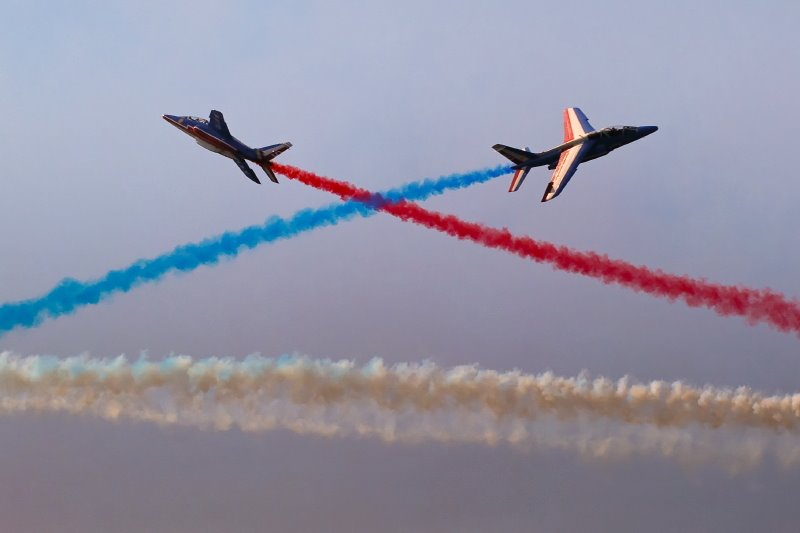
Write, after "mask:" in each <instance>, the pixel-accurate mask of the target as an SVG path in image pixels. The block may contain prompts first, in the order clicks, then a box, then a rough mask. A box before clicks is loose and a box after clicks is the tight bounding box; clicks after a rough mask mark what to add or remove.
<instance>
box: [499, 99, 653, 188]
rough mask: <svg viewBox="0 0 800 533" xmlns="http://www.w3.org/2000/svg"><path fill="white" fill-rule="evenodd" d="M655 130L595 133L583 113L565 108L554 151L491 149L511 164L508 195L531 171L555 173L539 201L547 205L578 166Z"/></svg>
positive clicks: (632, 128) (619, 128) (615, 128)
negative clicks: (561, 138)
mask: <svg viewBox="0 0 800 533" xmlns="http://www.w3.org/2000/svg"><path fill="white" fill-rule="evenodd" d="M656 130H658V126H611V127H608V128H603V129H601V130H595V129H594V128H593V127H592V126H591V125H590V124H589V119H587V118H586V115H584V114H583V111H581V110H580V109H578V108H577V107H568V108H566V109H565V110H564V142H563V143H562V144H560V145H558V146H556V147H555V148H551V149H550V150H547V151H546V152H539V153H534V152H531V150H530V148H526V149H525V150H520V149H518V148H512V147H510V146H506V145H504V144H495V145H494V146H493V147H492V148H494V149H495V150H497V151H498V152H500V154H502V155H503V156H505V157H506V158H508V159H509V160H511V162H512V163H514V170H515V172H514V178H513V179H512V180H511V186H510V187H509V189H508V192H514V191H516V190H517V189H519V187H520V185H522V182H523V180H524V179H525V177H526V176H527V175H528V172H529V171H530V170H531V168H533V167H541V166H544V165H547V168H549V169H550V170H554V172H553V175H552V177H551V178H550V183H548V184H547V189H545V191H544V196H543V197H542V201H543V202H546V201H548V200H552V199H553V198H555V197H556V196H558V195H559V194H561V191H563V190H564V187H566V186H567V183H569V180H570V178H571V177H572V175H573V174H575V170H577V168H578V165H579V164H581V163H583V162H585V161H591V160H592V159H597V158H598V157H601V156H604V155H606V154H607V153H609V152H610V151H612V150H616V149H617V148H619V147H620V146H623V145H625V144H628V143H632V142H633V141H636V140H639V139H641V138H642V137H644V136H645V135H650V134H651V133H653V132H654V131H656Z"/></svg>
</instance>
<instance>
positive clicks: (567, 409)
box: [0, 352, 800, 463]
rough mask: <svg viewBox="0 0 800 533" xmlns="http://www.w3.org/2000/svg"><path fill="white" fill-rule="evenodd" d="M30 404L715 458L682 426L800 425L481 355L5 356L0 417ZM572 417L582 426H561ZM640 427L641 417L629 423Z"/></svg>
mask: <svg viewBox="0 0 800 533" xmlns="http://www.w3.org/2000/svg"><path fill="white" fill-rule="evenodd" d="M23 412H66V413H72V414H85V415H93V416H97V417H100V418H103V419H107V420H124V419H127V420H138V421H146V422H154V423H158V424H162V425H187V426H194V427H199V428H203V429H216V430H227V429H230V428H233V427H236V428H239V429H241V430H243V431H266V430H270V429H275V428H283V429H289V430H291V431H295V432H297V433H309V434H317V435H323V436H334V435H348V434H349V435H362V436H370V437H377V438H380V439H382V440H385V441H440V442H473V443H488V444H496V443H499V442H508V443H511V444H515V445H518V446H522V447H526V446H527V447H530V446H537V447H549V448H560V449H568V450H577V451H580V452H582V453H584V454H586V455H589V456H594V457H614V456H617V457H621V456H626V455H632V454H642V453H647V454H654V453H656V454H661V455H667V456H683V457H684V458H686V459H691V458H692V457H694V458H695V459H697V458H699V457H701V456H703V454H706V455H707V456H708V459H714V458H715V457H716V458H719V456H720V455H723V454H724V453H726V452H723V451H722V450H720V449H717V446H718V444H715V445H713V446H711V447H708V446H706V447H704V446H703V445H700V446H699V447H698V442H697V439H691V438H690V437H689V434H687V433H685V432H681V431H678V430H679V429H681V428H684V429H685V428H700V429H702V428H703V427H705V428H707V431H714V432H715V433H716V432H719V431H723V432H725V431H728V430H731V429H738V430H756V431H763V430H768V432H769V433H773V432H775V433H784V434H793V433H794V432H795V431H796V430H797V429H798V425H799V424H800V394H793V395H783V396H766V395H763V394H760V393H758V392H753V391H751V390H749V389H746V388H738V389H724V388H715V387H710V386H706V387H699V388H698V387H693V386H691V385H687V384H684V383H681V382H674V383H667V382H662V381H653V382H650V383H636V382H634V381H632V380H631V379H630V378H622V379H620V380H617V381H611V380H608V379H605V378H594V379H592V378H589V377H588V376H585V375H581V376H578V377H559V376H555V375H553V374H552V373H544V374H525V373H522V372H519V371H513V372H496V371H492V370H482V369H480V368H478V367H477V366H474V365H470V366H460V367H454V368H451V369H443V368H440V367H438V366H436V365H434V364H432V363H420V364H414V363H405V364H397V365H393V366H387V365H385V364H384V363H383V362H382V361H381V360H379V359H373V360H372V361H370V362H369V363H367V364H366V365H364V366H361V367H359V366H356V365H355V364H354V363H353V362H351V361H331V360H327V359H322V360H314V359H310V358H307V357H298V356H283V357H279V358H275V359H272V358H265V357H261V356H249V357H247V358H245V359H244V360H241V361H236V360H233V359H226V358H213V357H212V358H206V359H193V358H191V357H188V356H172V357H168V358H166V359H164V360H162V361H151V360H148V359H146V358H140V359H138V360H135V361H128V360H127V359H126V358H125V357H122V356H120V357H117V358H114V359H92V358H89V357H85V356H82V357H70V358H66V359H56V358H54V357H39V356H28V357H20V356H16V355H14V354H11V353H8V352H5V353H2V354H0V414H4V415H11V414H14V413H23ZM602 421H606V422H611V423H617V424H627V425H628V426H629V429H627V430H626V429H625V428H616V429H614V430H613V431H612V432H611V433H610V434H609V433H608V431H606V432H605V433H603V431H602V429H603V428H602V426H599V425H598V424H597V423H598V422H602ZM568 422H574V423H579V425H577V426H571V427H570V426H564V425H563V424H565V423H568ZM636 425H639V426H642V427H640V428H639V430H638V431H636V432H632V431H630V427H631V426H636ZM570 430H571V431H572V433H570ZM761 437H764V435H761ZM723 440H730V439H729V438H728V435H725V438H724V439H723ZM738 441H739V442H740V443H742V446H741V447H740V449H739V450H738V451H737V452H736V453H737V454H738V455H739V456H742V455H744V456H747V457H749V459H748V461H753V460H755V459H758V458H760V454H762V453H763V440H762V441H758V440H753V441H752V442H749V443H748V442H747V439H742V438H741V436H740V437H739V439H738ZM701 444H702V443H701ZM796 458H797V454H796V450H795V458H794V459H793V460H796ZM741 460H742V457H738V458H737V459H736V461H737V462H739V463H741ZM787 462H788V460H787Z"/></svg>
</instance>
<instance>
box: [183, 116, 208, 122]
mask: <svg viewBox="0 0 800 533" xmlns="http://www.w3.org/2000/svg"><path fill="white" fill-rule="evenodd" d="M186 118H188V119H189V120H194V121H195V122H200V123H202V124H208V121H207V120H206V119H204V118H200V117H192V116H189V117H186Z"/></svg>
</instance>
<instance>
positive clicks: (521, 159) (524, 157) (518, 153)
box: [492, 144, 537, 165]
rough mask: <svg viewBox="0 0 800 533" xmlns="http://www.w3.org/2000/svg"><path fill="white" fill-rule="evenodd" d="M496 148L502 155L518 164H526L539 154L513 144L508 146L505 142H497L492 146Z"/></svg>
mask: <svg viewBox="0 0 800 533" xmlns="http://www.w3.org/2000/svg"><path fill="white" fill-rule="evenodd" d="M492 148H494V149H495V150H497V151H498V152H499V153H500V155H502V156H503V157H505V158H506V159H508V160H509V161H511V162H512V163H515V164H517V165H524V164H526V163H530V162H532V160H533V159H536V156H537V154H534V153H532V152H530V151H527V152H526V151H525V150H520V149H519V148H512V147H511V146H506V145H505V144H495V145H494V146H492Z"/></svg>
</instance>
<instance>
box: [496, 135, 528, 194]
mask: <svg viewBox="0 0 800 533" xmlns="http://www.w3.org/2000/svg"><path fill="white" fill-rule="evenodd" d="M492 148H494V149H495V150H497V151H498V152H500V155H502V156H504V157H505V158H506V159H508V160H509V161H511V162H512V163H514V164H516V165H518V166H517V169H516V170H515V171H514V177H513V178H511V185H510V186H509V188H508V192H514V191H516V190H517V189H519V187H520V185H522V182H523V181H525V178H526V177H527V175H528V172H530V171H531V167H532V166H533V164H532V163H533V162H534V160H535V159H536V157H537V156H538V155H539V154H534V153H533V152H531V149H530V148H528V147H525V150H524V151H523V150H520V149H519V148H512V147H510V146H506V145H505V144H495V145H494V146H492Z"/></svg>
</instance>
